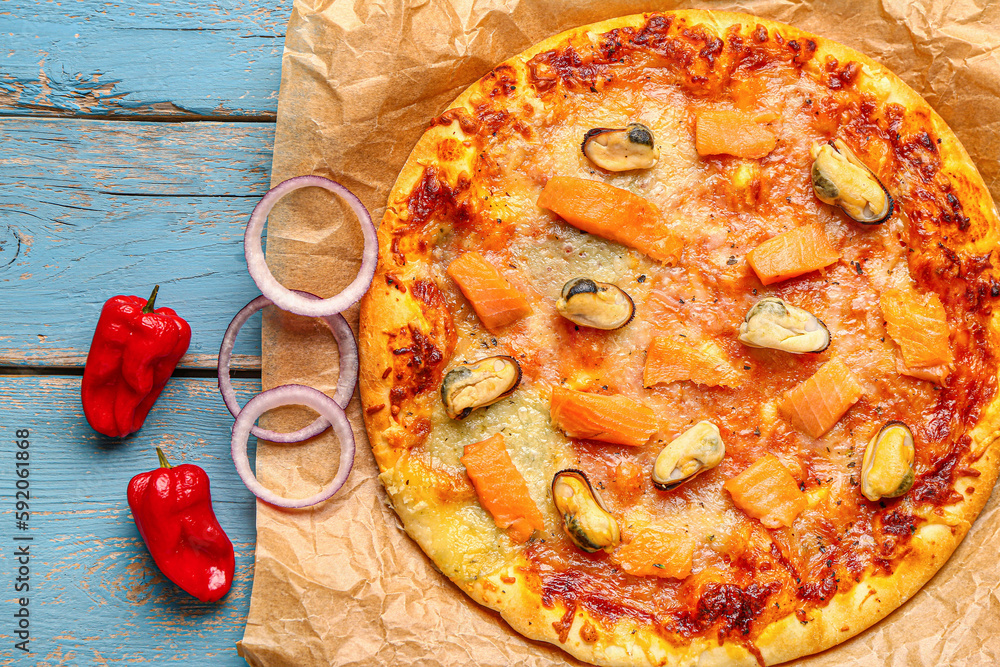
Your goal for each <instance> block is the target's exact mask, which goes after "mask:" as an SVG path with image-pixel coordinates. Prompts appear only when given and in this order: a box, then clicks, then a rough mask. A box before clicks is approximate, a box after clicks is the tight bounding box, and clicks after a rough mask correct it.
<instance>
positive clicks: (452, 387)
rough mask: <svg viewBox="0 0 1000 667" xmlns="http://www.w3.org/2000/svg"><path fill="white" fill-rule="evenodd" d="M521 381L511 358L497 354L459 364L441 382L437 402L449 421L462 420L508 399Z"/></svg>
mask: <svg viewBox="0 0 1000 667" xmlns="http://www.w3.org/2000/svg"><path fill="white" fill-rule="evenodd" d="M520 382H521V367H520V366H519V365H518V363H517V361H515V360H514V358H513V357H508V356H506V355H498V356H495V357H487V358H486V359H481V360H480V361H474V362H471V363H467V364H460V365H458V366H456V367H455V368H453V369H451V370H450V371H448V374H447V375H445V376H444V381H443V382H442V383H441V401H442V402H443V403H444V409H445V412H447V413H448V416H449V417H451V418H452V419H465V418H466V417H468V416H469V414H470V413H471V412H472V411H473V410H475V409H476V408H482V407H485V406H487V405H491V404H493V403H496V402H497V401H499V400H500V399H501V398H504V397H505V396H509V395H510V394H511V393H512V392H513V391H514V389H516V388H517V385H518V383H520Z"/></svg>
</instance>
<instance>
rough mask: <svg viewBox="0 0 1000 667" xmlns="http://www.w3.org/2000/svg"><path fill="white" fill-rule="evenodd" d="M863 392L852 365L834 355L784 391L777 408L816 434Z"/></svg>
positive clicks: (811, 434)
mask: <svg viewBox="0 0 1000 667" xmlns="http://www.w3.org/2000/svg"><path fill="white" fill-rule="evenodd" d="M862 393H864V392H863V390H862V389H861V385H860V384H858V380H857V378H855V377H854V373H852V372H851V369H850V368H848V367H847V366H845V365H844V362H842V361H841V360H840V359H836V358H835V359H831V360H830V361H828V362H826V363H825V364H823V365H822V366H820V368H819V370H818V371H816V374H815V375H813V376H812V377H811V378H809V379H808V380H806V381H805V382H802V383H800V384H799V385H798V386H796V387H793V388H792V389H789V390H788V391H786V392H785V394H784V396H782V397H781V402H780V403H779V404H778V410H779V411H780V412H781V414H782V415H784V417H785V419H787V420H788V421H790V422H791V423H792V424H794V425H795V426H796V427H797V428H799V429H801V430H802V431H804V432H805V433H807V434H809V435H810V436H812V437H814V438H818V437H820V436H821V435H823V434H824V433H826V432H827V431H829V430H830V429H831V428H833V425H834V424H836V423H837V421H838V420H839V419H840V418H841V417H842V416H843V415H844V413H845V412H847V411H848V410H849V409H850V407H851V406H852V405H854V404H855V403H857V402H858V399H859V398H861V394H862Z"/></svg>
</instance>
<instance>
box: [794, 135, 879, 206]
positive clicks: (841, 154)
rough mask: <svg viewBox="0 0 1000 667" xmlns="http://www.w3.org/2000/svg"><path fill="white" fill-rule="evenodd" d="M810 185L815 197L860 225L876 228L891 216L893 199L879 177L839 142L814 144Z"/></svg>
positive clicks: (810, 152)
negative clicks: (841, 211)
mask: <svg viewBox="0 0 1000 667" xmlns="http://www.w3.org/2000/svg"><path fill="white" fill-rule="evenodd" d="M809 154H810V155H811V156H812V158H813V165H812V183H813V190H814V191H815V193H816V197H818V198H819V200H820V201H822V202H825V203H827V204H835V205H837V206H839V207H840V208H841V209H843V211H844V213H846V214H847V215H848V216H850V218H851V219H853V220H855V221H857V222H860V223H861V224H863V225H878V224H881V223H883V222H885V221H886V220H887V219H888V218H889V216H890V215H892V207H893V202H892V197H891V196H890V195H889V191H888V190H886V189H885V186H884V185H882V182H881V181H880V180H878V177H877V176H875V174H874V173H873V172H872V170H871V169H869V168H868V167H867V166H865V163H864V162H862V161H861V160H859V159H858V157H857V156H856V155H855V154H854V153H853V152H852V151H851V149H850V148H848V147H847V144H845V143H844V142H843V141H841V140H840V139H834V140H833V142H832V143H825V144H813V146H812V148H811V149H810V151H809Z"/></svg>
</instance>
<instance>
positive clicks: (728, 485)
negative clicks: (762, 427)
mask: <svg viewBox="0 0 1000 667" xmlns="http://www.w3.org/2000/svg"><path fill="white" fill-rule="evenodd" d="M722 486H723V487H724V488H725V489H726V491H728V492H729V495H731V496H732V497H733V503H734V504H735V505H736V506H737V507H739V508H740V509H741V510H743V511H744V512H746V513H747V514H749V515H750V516H752V517H754V518H755V519H759V520H760V522H761V523H762V524H764V526H765V527H767V528H780V527H782V526H786V527H787V526H791V525H792V522H793V521H795V517H797V516H798V515H799V514H801V513H802V511H803V510H804V509H805V508H806V506H807V504H808V502H807V500H806V494H804V493H803V492H802V491H801V490H800V489H799V484H798V482H796V481H795V478H794V477H792V473H790V472H788V468H786V467H785V466H784V465H782V463H781V461H779V460H778V457H777V456H775V455H774V454H766V455H765V456H764V457H763V458H760V459H758V460H757V461H755V462H754V464H753V465H751V466H750V467H749V468H747V469H746V470H744V471H743V472H741V473H740V474H739V475H737V476H736V477H732V478H730V479H727V480H726V482H725V483H724V484H723V485H722Z"/></svg>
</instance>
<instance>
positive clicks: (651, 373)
mask: <svg viewBox="0 0 1000 667" xmlns="http://www.w3.org/2000/svg"><path fill="white" fill-rule="evenodd" d="M681 380H691V381H692V382H694V383H695V384H701V385H705V386H707V387H718V386H720V385H721V386H723V387H733V388H738V387H739V386H740V385H742V384H743V381H742V378H741V377H740V374H739V372H738V371H737V370H736V369H735V368H733V366H732V364H731V363H730V362H729V358H728V357H727V356H726V353H725V351H724V350H723V349H722V348H721V347H719V345H718V343H715V342H714V341H711V340H702V341H698V340H695V339H693V338H692V337H691V336H690V335H685V336H681V335H678V334H674V335H672V336H657V337H656V338H654V339H653V342H652V343H650V344H649V349H648V350H647V351H646V367H645V368H644V369H643V371H642V386H644V387H652V386H654V385H658V384H670V383H671V382H680V381H681Z"/></svg>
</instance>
